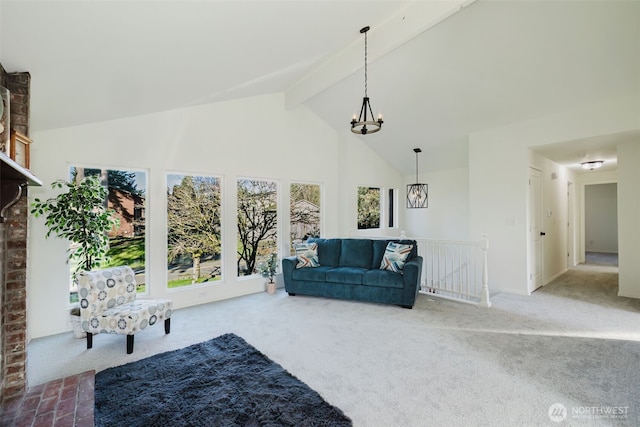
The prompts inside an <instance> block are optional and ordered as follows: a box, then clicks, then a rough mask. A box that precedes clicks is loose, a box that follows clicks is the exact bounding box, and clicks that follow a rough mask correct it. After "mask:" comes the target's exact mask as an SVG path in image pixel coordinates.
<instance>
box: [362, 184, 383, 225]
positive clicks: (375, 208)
mask: <svg viewBox="0 0 640 427" xmlns="http://www.w3.org/2000/svg"><path fill="white" fill-rule="evenodd" d="M368 228H380V189H379V188H376V187H358V229H359V230H361V229H368Z"/></svg>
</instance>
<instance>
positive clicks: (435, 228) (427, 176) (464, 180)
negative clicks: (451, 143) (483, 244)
mask: <svg viewBox="0 0 640 427" xmlns="http://www.w3.org/2000/svg"><path fill="white" fill-rule="evenodd" d="M415 180H416V177H415V174H414V175H408V176H405V177H404V181H405V182H404V185H403V186H402V187H401V188H400V202H401V212H403V213H404V221H403V224H404V227H406V228H405V231H406V233H407V235H408V236H412V237H420V238H425V239H436V240H474V241H477V240H480V238H481V236H480V235H477V236H470V235H469V169H468V168H460V169H451V170H445V171H438V172H430V173H420V174H419V176H418V180H419V182H421V183H426V184H428V185H429V207H428V208H422V209H407V208H406V197H407V185H408V184H413V183H415Z"/></svg>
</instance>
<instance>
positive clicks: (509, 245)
mask: <svg viewBox="0 0 640 427" xmlns="http://www.w3.org/2000/svg"><path fill="white" fill-rule="evenodd" d="M638 117H640V106H639V105H638V101H637V100H636V99H633V98H632V97H628V98H621V99H613V100H610V101H609V102H607V103H601V104H593V105H589V106H586V107H584V108H582V109H579V110H573V111H567V112H565V113H562V114H557V115H554V116H550V117H547V118H540V119H536V120H531V121H528V122H523V123H515V124H512V125H509V126H504V127H501V128H495V129H489V130H485V131H480V132H475V133H472V134H471V135H470V136H469V182H470V205H469V206H470V224H471V225H470V233H471V235H472V236H474V235H478V234H480V233H483V232H485V233H487V234H488V237H489V241H490V242H491V247H490V250H489V277H490V281H491V283H490V287H491V289H493V290H500V289H502V290H507V291H510V292H516V293H523V294H524V293H527V276H528V271H527V256H528V254H527V247H528V246H527V229H526V225H527V187H528V180H527V172H528V168H529V166H530V164H529V156H528V154H527V150H528V147H535V146H538V145H544V144H550V143H556V142H562V141H572V140H577V139H581V138H585V137H591V136H595V135H608V134H613V133H618V132H625V131H631V130H635V129H637V128H638V126H639V124H640V123H639V121H638ZM635 182H636V183H637V182H638V180H636V181H635ZM619 185H620V183H619ZM636 218H637V216H636ZM620 226H622V224H621V225H620ZM636 238H638V239H640V236H637V235H636ZM620 268H621V269H622V266H620ZM621 271H622V270H621Z"/></svg>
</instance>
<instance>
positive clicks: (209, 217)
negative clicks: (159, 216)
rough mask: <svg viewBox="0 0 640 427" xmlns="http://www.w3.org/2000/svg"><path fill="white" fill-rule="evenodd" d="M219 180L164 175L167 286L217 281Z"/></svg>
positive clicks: (219, 272) (219, 274) (219, 241)
mask: <svg viewBox="0 0 640 427" xmlns="http://www.w3.org/2000/svg"><path fill="white" fill-rule="evenodd" d="M220 200H221V190H220V180H219V179H218V178H214V177H207V176H191V175H177V174H175V175H174V174H170V175H168V176H167V239H168V242H167V243H168V268H167V271H168V281H167V282H168V285H167V286H168V287H169V288H175V287H182V286H189V285H194V284H197V283H204V282H208V281H212V280H220V278H221V275H222V267H221V262H220V255H221V253H220V252H221V247H222V245H221V230H222V226H221V206H220Z"/></svg>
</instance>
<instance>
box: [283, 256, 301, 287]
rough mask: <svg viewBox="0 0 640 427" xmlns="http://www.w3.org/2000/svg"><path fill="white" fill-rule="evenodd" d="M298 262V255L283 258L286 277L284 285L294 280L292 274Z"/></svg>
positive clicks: (284, 275)
mask: <svg viewBox="0 0 640 427" xmlns="http://www.w3.org/2000/svg"><path fill="white" fill-rule="evenodd" d="M296 264H298V257H296V256H295V255H294V256H289V257H285V258H282V277H283V279H284V286H285V288H286V287H287V283H291V281H292V280H293V278H292V276H291V275H292V274H293V270H295V268H296Z"/></svg>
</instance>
